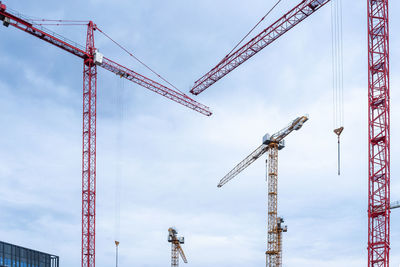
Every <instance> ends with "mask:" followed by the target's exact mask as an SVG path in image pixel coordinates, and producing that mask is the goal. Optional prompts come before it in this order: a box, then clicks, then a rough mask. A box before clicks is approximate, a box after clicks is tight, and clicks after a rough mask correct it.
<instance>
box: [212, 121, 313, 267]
mask: <svg viewBox="0 0 400 267" xmlns="http://www.w3.org/2000/svg"><path fill="white" fill-rule="evenodd" d="M307 120H308V117H307V116H301V117H298V118H296V119H295V120H293V121H292V122H291V123H290V124H289V125H288V126H287V127H285V128H283V129H282V130H280V131H279V132H277V133H275V134H273V135H272V136H270V135H269V134H266V135H265V136H264V137H263V142H262V144H261V145H260V146H259V147H258V148H257V149H256V150H254V151H253V152H252V153H251V154H250V155H249V156H247V157H246V158H245V159H244V160H242V161H241V162H240V163H239V164H237V165H236V166H235V167H234V168H233V169H232V170H231V171H230V172H229V173H228V174H227V175H225V176H224V177H223V178H222V179H221V181H220V182H219V184H218V187H222V186H223V185H224V184H226V183H227V182H229V181H230V180H232V179H233V178H234V177H235V176H236V175H238V174H239V173H240V172H241V171H243V170H244V169H245V168H247V167H248V166H249V165H250V164H252V163H253V162H254V161H256V160H257V159H258V158H259V157H261V156H262V155H263V154H264V153H265V152H267V151H268V152H269V154H268V160H266V165H267V166H266V167H267V168H268V178H267V180H268V238H267V251H266V256H267V267H280V266H282V232H287V226H283V223H284V220H283V218H281V217H278V216H277V213H278V150H281V149H282V148H284V147H285V140H284V138H285V137H286V136H288V135H289V134H290V133H291V132H293V131H294V130H296V131H298V130H299V129H300V128H301V127H302V126H303V124H304V123H305V122H306V121H307Z"/></svg>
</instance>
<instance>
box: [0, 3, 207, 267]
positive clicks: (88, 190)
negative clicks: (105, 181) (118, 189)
mask: <svg viewBox="0 0 400 267" xmlns="http://www.w3.org/2000/svg"><path fill="white" fill-rule="evenodd" d="M0 20H2V21H3V25H4V26H6V27H8V26H13V27H15V28H17V29H20V30H22V31H24V32H27V33H29V34H31V35H33V36H34V37H37V38H39V39H41V40H44V41H46V42H48V43H50V44H52V45H54V46H57V47H59V48H61V49H63V50H65V51H67V52H69V53H71V54H73V55H75V56H77V57H79V58H81V59H83V62H84V64H83V126H82V128H83V134H82V248H81V253H82V254H81V257H82V267H94V266H95V254H96V253H95V249H96V247H95V241H96V113H97V106H96V99H97V66H99V67H102V68H103V69H105V70H108V71H110V72H112V73H115V74H117V75H118V76H120V77H121V78H125V79H127V80H129V81H131V82H134V83H136V84H138V85H140V86H142V87H144V88H146V89H149V90H151V91H153V92H155V93H157V94H160V95H162V96H164V97H166V98H168V99H170V100H172V101H174V102H176V103H179V104H181V105H183V106H185V107H187V108H190V109H192V110H194V111H196V112H199V113H201V114H203V115H206V116H210V115H211V114H212V113H211V111H210V110H209V108H208V107H206V106H205V105H202V104H200V103H198V102H196V101H195V100H193V99H191V98H190V97H188V96H187V95H185V94H183V93H181V92H177V91H175V90H173V89H170V88H168V87H166V86H164V85H162V84H160V83H158V82H155V81H153V80H151V79H149V78H147V77H145V76H143V75H140V74H138V73H136V72H135V71H133V70H131V69H129V68H127V67H124V66H122V65H120V64H118V63H116V62H114V61H112V60H110V59H108V58H105V57H103V55H101V54H100V53H98V51H97V49H96V47H95V42H94V31H95V30H96V29H98V28H97V26H96V25H95V24H94V23H93V22H92V21H90V22H89V23H88V25H87V26H88V28H87V38H86V48H84V47H83V46H81V45H79V44H77V43H75V42H73V41H71V40H68V39H67V38H65V37H63V36H61V35H59V34H57V33H55V32H53V31H50V30H49V29H46V28H44V27H42V26H40V25H37V23H35V22H34V21H33V20H30V19H29V18H27V17H25V16H23V15H21V14H19V13H17V12H15V11H11V10H7V8H6V6H5V5H4V4H2V2H1V1H0Z"/></svg>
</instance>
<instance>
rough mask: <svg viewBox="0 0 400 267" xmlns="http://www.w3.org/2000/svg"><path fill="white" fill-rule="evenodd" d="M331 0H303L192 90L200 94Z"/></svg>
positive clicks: (223, 62) (220, 64)
mask: <svg viewBox="0 0 400 267" xmlns="http://www.w3.org/2000/svg"><path fill="white" fill-rule="evenodd" d="M329 1H330V0H303V1H301V3H300V4H298V5H297V6H296V7H294V8H293V9H292V10H290V11H289V12H287V13H286V14H285V15H284V16H283V17H281V18H280V19H278V20H277V21H275V22H274V23H273V24H271V25H270V26H269V27H268V28H266V29H265V30H263V31H262V32H261V33H260V34H258V35H257V36H256V37H254V38H253V39H251V40H250V41H249V42H248V43H246V44H245V45H243V46H242V47H241V48H238V49H237V50H235V51H233V52H232V53H231V54H229V55H228V56H226V57H225V58H224V59H223V60H222V61H221V62H220V63H218V65H217V66H215V67H214V68H213V69H211V70H210V71H209V72H208V73H206V74H205V75H204V76H203V77H201V78H200V79H198V80H197V81H196V82H195V83H194V86H193V87H192V89H191V90H190V92H191V93H192V94H194V95H198V94H200V93H201V92H203V91H204V90H206V89H207V88H208V87H210V86H211V85H213V84H214V83H216V82H217V81H218V80H220V79H221V78H223V77H224V76H225V75H227V74H228V73H229V72H231V71H232V70H234V69H235V68H237V67H238V66H239V65H241V64H242V63H244V62H245V61H246V60H248V59H249V58H251V57H252V56H254V55H255V54H257V53H258V52H259V51H261V50H262V49H263V48H265V47H266V46H268V45H270V44H271V43H272V42H274V41H275V40H276V39H278V38H279V37H281V36H282V35H284V34H285V33H286V32H288V31H289V30H291V29H292V28H293V27H294V26H296V25H297V24H299V23H300V22H301V21H303V20H304V19H306V18H307V17H308V16H310V15H311V14H313V13H314V12H315V11H317V10H318V9H320V8H321V7H322V6H324V5H325V4H326V3H328V2H329Z"/></svg>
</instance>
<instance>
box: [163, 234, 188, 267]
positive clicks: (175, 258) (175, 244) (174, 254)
mask: <svg viewBox="0 0 400 267" xmlns="http://www.w3.org/2000/svg"><path fill="white" fill-rule="evenodd" d="M168 242H170V243H171V267H175V266H176V267H178V266H179V255H181V258H182V260H183V262H184V263H187V259H186V256H185V253H184V252H183V249H182V247H181V244H184V243H185V238H184V237H183V236H181V237H178V231H177V230H176V229H175V228H173V227H170V228H169V229H168Z"/></svg>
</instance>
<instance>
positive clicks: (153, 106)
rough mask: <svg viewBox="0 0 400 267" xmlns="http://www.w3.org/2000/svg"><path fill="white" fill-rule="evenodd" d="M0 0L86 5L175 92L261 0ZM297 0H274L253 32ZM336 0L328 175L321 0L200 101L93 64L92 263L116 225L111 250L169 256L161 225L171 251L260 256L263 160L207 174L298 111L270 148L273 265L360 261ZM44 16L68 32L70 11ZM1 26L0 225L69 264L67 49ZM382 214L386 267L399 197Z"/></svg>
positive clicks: (141, 261)
mask: <svg viewBox="0 0 400 267" xmlns="http://www.w3.org/2000/svg"><path fill="white" fill-rule="evenodd" d="M3 2H4V3H5V4H6V5H7V6H8V7H10V8H12V9H14V10H17V11H19V12H21V13H23V14H26V15H29V16H34V17H38V18H48V19H78V20H89V19H90V20H93V21H94V22H95V23H96V24H97V25H98V26H99V28H101V29H102V30H103V31H104V32H106V33H107V34H109V35H110V36H111V37H113V38H114V39H115V40H117V41H118V42H120V43H121V44H123V45H124V46H125V47H127V48H128V49H129V50H130V51H133V53H134V54H135V56H137V57H139V58H140V59H142V60H143V61H144V62H146V63H147V64H148V65H149V66H151V67H152V68H154V69H155V70H156V71H157V72H159V73H160V74H161V75H163V76H165V77H167V78H168V80H170V81H171V82H172V83H173V84H175V85H176V86H177V87H179V88H180V90H182V91H184V92H188V91H189V89H190V87H191V86H192V85H193V83H194V81H195V80H197V79H198V78H200V77H201V76H202V75H203V74H204V73H206V72H207V71H208V70H210V68H212V67H213V66H214V65H215V64H216V63H218V61H219V60H220V59H221V58H222V57H223V56H224V55H225V54H226V53H227V52H228V51H230V50H231V49H232V47H233V46H234V45H235V44H236V43H237V42H238V40H240V39H241V38H242V37H243V36H244V35H245V34H246V33H247V32H248V31H249V29H251V28H252V27H253V25H254V24H255V23H256V22H258V20H259V19H260V18H261V17H262V16H263V15H264V14H265V13H266V12H267V11H268V10H269V9H270V8H271V6H272V5H273V4H274V3H275V1H261V0H251V1H239V0H230V1H228V0H219V1H211V0H203V1H191V0H186V1H183V0H169V1H162V0H146V1H139V0H134V1H128V0H114V1H103V0H88V1H77V0H71V1H49V0H39V1H27V0H20V1H3ZM298 2H299V1H298V0H283V1H282V3H281V4H280V5H279V6H278V7H277V8H276V9H275V10H274V12H273V13H272V14H271V15H270V16H269V17H268V18H267V19H266V20H265V21H264V22H263V23H262V24H261V25H260V27H259V28H258V29H257V30H256V31H255V33H257V32H259V31H261V30H262V29H263V28H265V27H267V25H269V24H270V23H271V22H273V21H274V20H276V19H277V18H279V17H280V16H281V15H282V14H283V13H285V12H286V11H287V10H289V8H291V7H293V6H294V5H296V4H297V3H298ZM343 2H344V3H343V25H344V29H343V34H344V37H343V38H344V114H345V115H344V128H345V129H344V132H343V134H342V140H341V141H342V174H341V175H340V176H337V169H336V164H337V161H336V157H337V151H336V149H337V147H336V145H337V143H336V136H335V135H334V133H333V132H332V130H333V119H332V117H333V105H332V83H331V80H332V71H331V64H332V61H331V30H330V21H331V17H330V12H331V8H330V5H327V6H325V7H324V8H322V9H321V10H319V11H318V12H317V13H315V14H313V15H312V16H311V17H309V18H308V19H307V20H305V21H304V22H302V23H301V24H300V25H298V26H296V28H294V29H292V30H291V31H290V32H289V33H287V34H286V35H285V36H283V37H282V38H280V39H279V40H277V41H276V42H275V43H273V44H272V45H270V46H269V47H267V48H265V49H264V50H263V51H261V52H260V53H259V54H257V55H256V56H255V57H253V58H252V59H251V60H249V61H248V62H246V63H245V64H244V65H243V66H241V67H239V68H238V69H236V70H235V71H233V72H232V73H230V74H229V75H228V76H226V77H225V78H224V79H222V80H221V81H219V82H217V83H216V84H215V85H214V86H212V87H210V88H209V89H207V90H206V91H205V92H204V93H202V94H201V95H199V96H197V97H195V99H196V100H197V101H199V102H201V103H203V104H206V105H207V106H209V107H210V108H211V109H212V111H213V112H214V114H213V115H212V116H211V117H206V116H203V115H201V114H198V113H196V112H194V111H192V110H190V109H187V108H185V107H183V106H181V105H178V104H176V103H174V102H171V101H170V100H168V99H165V98H163V97H161V96H159V95H156V94H154V93H153V92H150V91H148V90H146V89H144V88H141V87H140V86H138V85H136V84H132V83H130V82H128V81H125V82H124V81H122V80H121V79H120V78H118V77H116V76H115V75H113V74H112V73H107V72H106V71H105V70H102V69H99V75H98V117H97V118H98V119H97V200H96V201H97V206H96V209H97V219H96V264H97V266H98V267H103V266H110V265H111V266H112V265H113V264H114V261H115V258H114V257H115V246H114V240H115V239H119V241H120V242H121V244H120V250H119V251H120V266H140V267H145V266H152V267H155V266H156V267H158V266H160V267H161V266H166V265H169V264H170V244H169V243H168V242H167V234H168V231H167V230H168V228H169V227H170V226H175V227H176V228H177V229H178V232H179V234H180V235H183V236H184V237H185V241H186V243H185V244H184V245H183V249H184V251H185V253H186V255H187V258H188V261H189V263H188V264H187V266H192V267H198V266H220V267H227V266H230V267H241V266H262V265H264V264H265V254H264V253H265V250H266V235H267V231H266V209H267V205H266V204H267V198H266V190H267V189H266V182H265V164H264V162H265V161H264V158H262V159H259V160H258V161H256V162H255V163H253V164H252V165H251V166H250V167H248V168H247V169H246V170H245V171H243V172H242V173H241V174H240V175H239V176H238V177H236V178H235V180H233V181H231V182H230V183H229V184H227V185H225V186H224V187H222V188H217V186H216V185H217V184H218V181H219V180H220V179H221V178H222V177H223V176H224V175H225V174H226V173H227V172H229V171H230V170H231V168H233V167H234V166H235V165H236V164H237V163H238V162H240V161H241V160H242V159H243V158H245V157H246V156H247V155H248V154H249V153H251V152H252V151H253V150H254V149H255V148H256V147H258V146H259V145H260V144H261V140H262V136H263V135H264V134H265V133H267V132H268V133H274V132H276V131H278V130H280V129H281V128H283V127H284V126H286V125H287V124H288V123H289V122H290V121H291V120H293V119H294V118H296V117H297V116H300V115H303V114H309V117H310V120H309V121H308V122H306V124H305V125H304V127H303V128H302V129H301V130H300V131H298V132H295V133H293V134H291V135H290V136H288V137H287V138H286V147H285V148H284V149H283V150H281V151H280V152H279V208H278V214H279V215H281V216H282V217H284V218H285V223H286V224H287V225H288V232H287V233H285V234H284V237H283V264H284V266H287V267H294V266H296V267H298V266H301V267H302V266H307V267H333V266H335V267H337V266H341V267H350V266H351V267H355V266H365V265H367V249H366V248H367V230H368V229H367V224H368V221H367V194H368V191H367V186H368V183H367V182H368V176H367V174H368V168H367V167H368V155H367V149H368V139H367V137H368V136H367V110H368V109H367V74H368V72H367V42H366V40H367V25H366V22H367V18H366V12H367V10H366V7H367V1H343ZM397 10H400V3H398V2H397V1H390V32H391V36H390V47H391V48H392V49H391V51H390V56H391V89H392V90H391V122H392V124H391V172H392V181H391V193H392V200H400V180H399V179H398V177H399V176H400V168H399V166H398V164H397V163H398V162H399V160H400V141H399V139H398V138H397V137H398V136H399V135H400V125H399V124H398V121H399V117H400V110H399V109H400V100H399V99H400V93H399V91H398V90H397V88H399V87H400V75H399V72H400V63H399V62H400V61H399V60H396V59H398V58H400V52H399V50H398V49H396V48H397V47H399V46H400V33H399V31H398V30H397V29H398V28H399V27H400V16H396V13H395V11H397ZM52 29H53V30H54V31H57V32H58V33H60V34H62V35H63V36H66V37H68V38H69V39H71V40H74V41H76V42H78V43H80V44H84V43H85V38H86V33H85V32H86V29H85V27H84V26H76V27H55V28H52ZM0 36H1V38H0V114H1V115H0V125H2V127H0V128H1V137H2V138H0V177H1V181H2V183H1V184H2V185H1V186H0V210H1V212H0V240H2V241H6V242H9V243H13V244H17V245H21V246H25V247H29V248H33V249H37V250H40V251H44V252H48V253H52V254H55V255H59V256H60V261H61V266H79V264H80V260H81V259H80V255H81V254H80V247H81V149H82V148H81V142H82V141H81V140H82V139H81V138H82V129H81V128H82V61H81V60H80V59H79V58H77V57H74V56H72V55H70V54H68V53H67V52H64V51H62V50H60V49H58V48H56V47H52V46H51V45H49V44H47V43H45V42H42V41H41V40H38V39H35V38H34V37H31V36H29V35H27V34H25V33H23V32H21V31H19V30H17V29H15V28H12V27H9V28H5V27H0ZM95 38H96V39H95V42H96V46H97V47H98V48H99V50H100V51H101V52H102V53H103V54H104V55H105V56H107V57H108V58H111V59H113V60H115V61H117V62H120V63H121V64H124V65H126V66H128V67H130V68H132V69H133V70H135V71H137V72H139V73H142V74H144V75H146V76H148V77H150V78H152V79H156V78H157V77H154V75H152V74H151V73H150V72H149V71H148V70H146V69H145V68H144V67H143V66H141V65H140V64H139V63H137V62H136V61H134V60H133V59H132V58H130V57H129V56H127V55H126V54H124V53H123V52H122V51H121V50H120V49H119V48H118V47H117V46H115V45H114V44H113V43H111V42H110V41H109V40H107V39H106V38H104V37H103V36H102V35H100V34H99V33H98V32H96V35H95ZM116 195H119V197H117V196H116ZM118 203H119V204H118ZM118 207H119V208H118ZM118 213H119V214H120V216H118V215H117V214H118ZM118 221H119V222H120V226H119V227H118ZM391 224H392V226H391V260H390V261H391V266H400V227H399V225H400V210H394V211H393V212H392V217H391Z"/></svg>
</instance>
